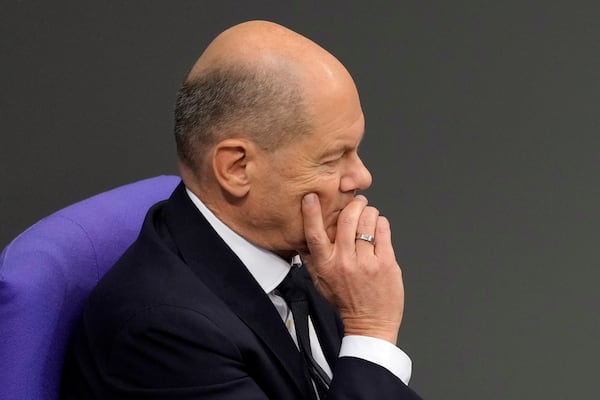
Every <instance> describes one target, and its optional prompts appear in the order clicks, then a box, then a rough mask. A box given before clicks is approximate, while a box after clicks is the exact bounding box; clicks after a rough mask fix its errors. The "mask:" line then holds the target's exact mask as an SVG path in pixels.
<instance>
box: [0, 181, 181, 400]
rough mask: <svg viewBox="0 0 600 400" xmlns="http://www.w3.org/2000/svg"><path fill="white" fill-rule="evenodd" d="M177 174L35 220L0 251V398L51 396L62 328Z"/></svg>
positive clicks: (65, 335)
mask: <svg viewBox="0 0 600 400" xmlns="http://www.w3.org/2000/svg"><path fill="white" fill-rule="evenodd" d="M179 182H180V178H179V177H176V176H157V177H153V178H149V179H145V180H141V181H138V182H134V183H131V184H128V185H125V186H121V187H118V188H115V189H112V190H109V191H107V192H103V193H100V194H98V195H95V196H93V197H90V198H88V199H86V200H83V201H81V202H78V203H75V204H73V205H71V206H69V207H66V208H64V209H62V210H60V211H57V212H56V213H54V214H52V215H50V216H48V217H46V218H44V219H42V220H40V221H39V222H37V223H36V224H34V225H33V226H31V227H30V228H29V229H27V230H26V231H25V232H23V233H22V234H20V235H19V236H17V237H16V238H15V239H14V240H13V241H12V242H11V243H10V244H9V245H8V246H6V248H5V249H4V250H3V252H2V254H1V255H0V399H2V400H12V399H15V400H21V399H27V400H29V399H32V400H33V399H35V400H38V399H48V400H50V399H51V400H54V399H57V398H58V393H59V385H60V376H61V370H62V365H63V359H64V354H65V351H66V346H67V342H68V339H69V334H70V332H71V330H72V328H73V325H74V322H75V320H76V319H77V317H78V316H79V314H80V312H81V309H82V306H83V303H84V301H85V299H86V297H87V295H88V293H89V292H90V290H91V289H92V288H93V287H94V286H95V285H96V283H97V282H98V280H99V279H100V277H101V276H102V275H104V273H105V272H106V271H107V270H108V269H109V268H110V267H111V266H112V264H113V263H114V262H115V261H116V260H117V259H118V258H119V257H120V256H121V255H122V254H123V252H124V251H125V250H126V249H127V247H129V245H130V244H131V243H132V242H133V241H134V240H135V238H136V237H137V235H138V233H139V230H140V227H141V225H142V221H143V219H144V216H145V214H146V212H147V210H148V208H149V207H150V206H151V205H153V204H154V203H156V202H158V201H160V200H164V199H166V198H168V197H169V195H170V194H171V192H172V191H173V190H174V189H175V186H177V184H178V183H179Z"/></svg>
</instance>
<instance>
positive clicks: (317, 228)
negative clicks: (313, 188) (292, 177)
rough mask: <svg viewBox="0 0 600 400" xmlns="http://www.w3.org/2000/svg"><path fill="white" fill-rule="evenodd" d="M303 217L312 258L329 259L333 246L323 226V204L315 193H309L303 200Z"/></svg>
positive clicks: (307, 243)
mask: <svg viewBox="0 0 600 400" xmlns="http://www.w3.org/2000/svg"><path fill="white" fill-rule="evenodd" d="M302 216H303V218H304V236H305V239H306V245H307V246H308V251H309V252H310V254H311V256H312V257H315V258H317V259H323V258H326V257H328V255H329V253H330V248H331V246H332V244H331V242H330V241H329V237H327V232H326V231H325V227H324V226H323V215H322V212H321V204H320V203H319V197H318V196H317V195H316V194H315V193H309V194H307V195H305V196H304V198H303V199H302Z"/></svg>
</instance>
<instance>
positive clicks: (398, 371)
mask: <svg viewBox="0 0 600 400" xmlns="http://www.w3.org/2000/svg"><path fill="white" fill-rule="evenodd" d="M339 356H340V357H356V358H362V359H363V360H366V361H370V362H372V363H374V364H377V365H380V366H382V367H384V368H385V369H387V370H388V371H390V372H391V373H392V374H394V375H396V376H397V377H398V378H399V379H400V380H402V382H404V384H405V385H408V381H409V380H410V376H411V374H412V361H411V359H410V357H408V355H406V353H405V352H403V351H402V350H400V348H398V347H396V346H395V345H393V344H392V343H390V342H388V341H386V340H383V339H378V338H374V337H370V336H355V335H353V336H344V338H343V339H342V347H341V349H340V354H339Z"/></svg>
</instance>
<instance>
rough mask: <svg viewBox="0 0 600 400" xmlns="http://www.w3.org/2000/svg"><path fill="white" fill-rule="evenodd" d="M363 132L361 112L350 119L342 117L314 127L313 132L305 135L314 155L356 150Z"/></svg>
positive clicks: (363, 125)
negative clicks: (334, 121)
mask: <svg viewBox="0 0 600 400" xmlns="http://www.w3.org/2000/svg"><path fill="white" fill-rule="evenodd" d="M364 133H365V123H364V117H363V114H362V112H360V113H358V114H357V115H356V116H354V117H353V118H352V119H342V120H338V121H336V123H329V124H325V125H322V126H317V127H315V132H313V133H312V134H310V135H309V136H308V137H307V141H308V142H310V144H311V146H310V147H312V148H313V149H312V151H313V155H314V156H316V157H319V156H326V155H328V154H330V153H335V152H341V151H351V150H356V149H357V148H358V146H359V145H360V142H361V141H362V139H363V136H364Z"/></svg>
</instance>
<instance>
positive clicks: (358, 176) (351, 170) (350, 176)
mask: <svg viewBox="0 0 600 400" xmlns="http://www.w3.org/2000/svg"><path fill="white" fill-rule="evenodd" d="M372 182H373V178H372V177H371V173H370V172H369V170H368V169H367V167H366V166H365V164H364V163H363V162H362V160H361V159H360V157H359V156H358V154H355V155H354V157H353V159H352V162H351V163H350V165H349V167H348V169H347V171H346V173H345V174H344V175H343V176H342V178H341V180H340V190H341V191H342V192H351V191H357V190H365V189H367V188H368V187H369V186H371V183H372Z"/></svg>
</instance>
